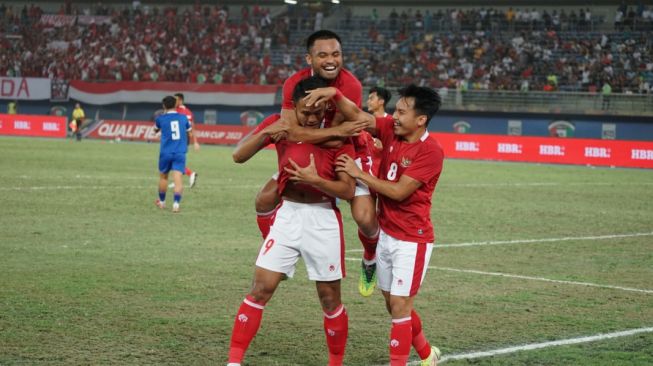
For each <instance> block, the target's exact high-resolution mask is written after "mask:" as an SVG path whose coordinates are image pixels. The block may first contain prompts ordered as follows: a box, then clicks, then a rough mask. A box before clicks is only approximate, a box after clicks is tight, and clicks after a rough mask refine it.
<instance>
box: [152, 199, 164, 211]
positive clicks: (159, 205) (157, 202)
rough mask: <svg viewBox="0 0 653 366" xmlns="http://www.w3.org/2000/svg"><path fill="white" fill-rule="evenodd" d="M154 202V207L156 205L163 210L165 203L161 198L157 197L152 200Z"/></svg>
mask: <svg viewBox="0 0 653 366" xmlns="http://www.w3.org/2000/svg"><path fill="white" fill-rule="evenodd" d="M154 204H155V205H156V207H158V208H160V209H162V210H163V209H164V208H166V203H165V202H161V200H160V199H158V198H157V200H156V201H154Z"/></svg>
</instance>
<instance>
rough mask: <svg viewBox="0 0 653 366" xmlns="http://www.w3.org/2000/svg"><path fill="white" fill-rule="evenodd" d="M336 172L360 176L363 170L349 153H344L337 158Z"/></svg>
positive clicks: (355, 176)
mask: <svg viewBox="0 0 653 366" xmlns="http://www.w3.org/2000/svg"><path fill="white" fill-rule="evenodd" d="M336 172H343V173H347V174H349V176H351V177H352V178H359V177H360V176H361V174H362V171H361V170H360V169H359V168H358V165H356V161H355V160H354V159H352V157H351V156H349V155H347V154H342V155H340V156H338V158H336Z"/></svg>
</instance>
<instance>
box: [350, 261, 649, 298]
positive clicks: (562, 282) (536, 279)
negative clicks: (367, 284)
mask: <svg viewBox="0 0 653 366" xmlns="http://www.w3.org/2000/svg"><path fill="white" fill-rule="evenodd" d="M345 259H346V260H348V261H352V262H353V261H356V262H360V260H361V259H360V258H345ZM428 268H429V269H433V270H438V271H450V272H460V273H472V274H479V275H484V276H497V277H506V278H517V279H520V280H530V281H541V282H550V283H560V284H563V285H573V286H587V287H598V288H608V289H612V290H621V291H631V292H641V293H645V294H653V290H647V289H639V288H633V287H623V286H612V285H602V284H598V283H591V282H580V281H564V280H552V279H550V278H545V277H533V276H522V275H515V274H510V273H500V272H485V271H477V270H473V269H459V268H450V267H438V266H429V267H428Z"/></svg>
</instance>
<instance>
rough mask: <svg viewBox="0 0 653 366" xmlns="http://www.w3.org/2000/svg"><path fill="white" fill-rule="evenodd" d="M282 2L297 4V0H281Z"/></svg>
mask: <svg viewBox="0 0 653 366" xmlns="http://www.w3.org/2000/svg"><path fill="white" fill-rule="evenodd" d="M283 2H284V3H286V4H291V5H295V4H297V0H283Z"/></svg>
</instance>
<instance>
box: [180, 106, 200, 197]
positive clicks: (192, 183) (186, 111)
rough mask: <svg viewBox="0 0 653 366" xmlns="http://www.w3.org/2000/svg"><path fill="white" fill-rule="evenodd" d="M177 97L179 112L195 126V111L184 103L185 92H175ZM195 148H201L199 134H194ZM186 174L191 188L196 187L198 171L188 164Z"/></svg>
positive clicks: (197, 149) (196, 149)
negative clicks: (198, 140)
mask: <svg viewBox="0 0 653 366" xmlns="http://www.w3.org/2000/svg"><path fill="white" fill-rule="evenodd" d="M175 98H176V99H177V113H181V114H183V115H185V116H186V118H188V121H189V122H190V125H191V127H193V128H194V127H195V126H194V125H195V120H194V119H193V112H191V111H190V109H188V107H186V105H185V104H184V94H182V93H177V94H175ZM193 148H194V149H195V151H199V150H200V144H199V143H198V142H197V136H195V135H193ZM184 174H186V175H187V176H188V177H189V179H190V181H189V185H190V187H191V188H193V187H195V183H197V172H195V171H193V170H191V169H190V168H189V167H188V166H186V168H185V171H184Z"/></svg>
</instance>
